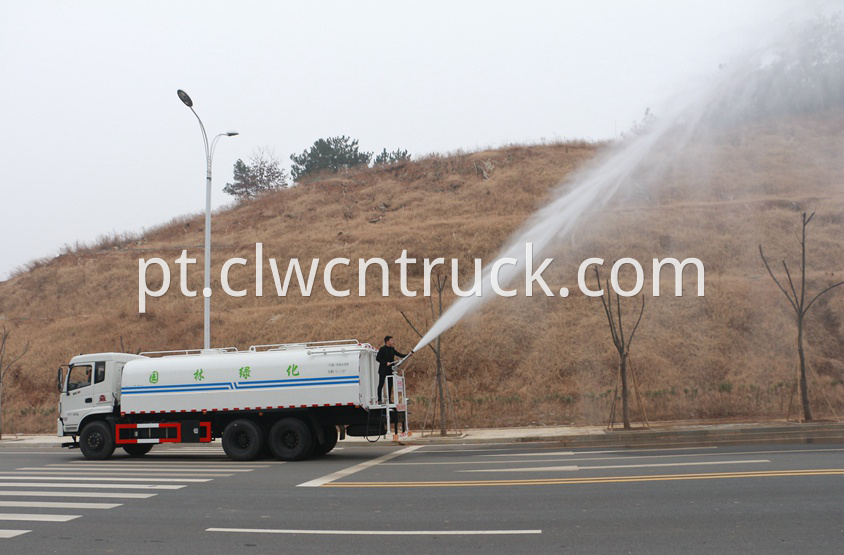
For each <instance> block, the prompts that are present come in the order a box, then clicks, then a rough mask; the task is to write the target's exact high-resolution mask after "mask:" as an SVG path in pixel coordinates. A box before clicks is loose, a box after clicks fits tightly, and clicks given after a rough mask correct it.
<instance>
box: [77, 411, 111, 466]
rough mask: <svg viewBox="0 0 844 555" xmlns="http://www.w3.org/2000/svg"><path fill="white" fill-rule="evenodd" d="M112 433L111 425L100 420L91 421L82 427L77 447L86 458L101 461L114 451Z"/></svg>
mask: <svg viewBox="0 0 844 555" xmlns="http://www.w3.org/2000/svg"><path fill="white" fill-rule="evenodd" d="M114 447H115V445H114V435H113V434H112V433H111V426H109V425H108V424H107V423H105V422H103V421H102V420H97V421H95V422H91V423H90V424H88V425H87V426H85V427H84V428H83V429H82V434H81V435H80V436H79V449H81V450H82V454H83V455H84V456H85V458H86V459H93V460H97V461H102V460H105V459H107V458H109V457H110V456H111V454H112V453H114Z"/></svg>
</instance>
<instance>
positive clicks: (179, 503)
mask: <svg viewBox="0 0 844 555" xmlns="http://www.w3.org/2000/svg"><path fill="white" fill-rule="evenodd" d="M842 545H844V446H841V445H788V446H783V445H772V446H759V445H753V446H747V447H743V446H731V447H728V448H724V447H721V448H706V447H695V448H680V449H677V448H674V449H671V448H664V449H600V450H594V449H592V450H585V449H580V450H569V449H565V448H560V447H559V446H555V445H553V444H506V445H486V446H464V447H457V446H453V447H452V446H448V447H444V446H434V445H429V446H423V447H418V446H414V447H396V446H390V445H382V444H377V445H374V446H368V445H360V444H357V445H343V444H342V443H341V448H339V449H338V450H335V451H333V452H332V453H331V454H329V455H328V456H326V457H323V458H322V459H318V460H311V461H304V462H299V463H281V462H278V461H273V460H262V461H255V462H252V463H233V462H231V461H229V460H228V459H226V458H225V457H224V456H223V454H222V449H221V448H219V446H201V447H200V446H196V447H189V446H175V447H157V448H156V449H154V450H153V451H152V453H150V454H149V455H147V456H146V457H144V458H142V459H130V458H128V457H125V456H118V455H116V456H115V457H114V458H112V459H111V460H109V461H104V462H94V461H86V460H84V459H83V458H82V457H81V455H80V454H79V453H78V451H66V450H60V449H58V448H52V449H49V448H45V449H25V448H15V447H5V448H2V449H0V552H2V553H14V554H24V553H39V554H41V553H62V554H65V553H86V554H90V553H180V554H183V555H188V554H194V553H197V554H198V553H310V552H314V553H316V552H320V553H325V552H339V553H373V552H374V553H388V552H401V553H432V552H436V551H441V552H448V553H455V552H460V553H462V552H482V553H551V552H555V553H556V552H572V553H610V552H613V553H615V552H627V553H679V552H684V553H707V554H711V553H736V552H747V553H795V552H800V553H833V552H840V550H841V546H842Z"/></svg>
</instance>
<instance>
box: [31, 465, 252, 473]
mask: <svg viewBox="0 0 844 555" xmlns="http://www.w3.org/2000/svg"><path fill="white" fill-rule="evenodd" d="M80 468H87V469H90V470H96V471H97V472H116V471H119V470H150V471H153V472H158V471H162V472H164V471H168V470H169V471H182V472H252V471H253V470H255V469H256V468H267V467H250V468H244V467H238V468H233V467H230V466H205V465H203V466H202V467H201V468H195V467H191V466H187V465H185V466H172V465H166V466H165V465H161V466H153V465H150V466H135V465H131V466H130V465H126V466H122V465H121V466H115V467H109V466H88V467H85V466H83V467H80V466H79V465H72V466H71V465H68V466H65V465H60V464H48V465H47V466H37V467H36V466H23V467H21V468H17V469H16V470H73V471H74V472H76V471H78V470H80Z"/></svg>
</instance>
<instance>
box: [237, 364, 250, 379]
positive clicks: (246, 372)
mask: <svg viewBox="0 0 844 555" xmlns="http://www.w3.org/2000/svg"><path fill="white" fill-rule="evenodd" d="M237 373H238V375H239V376H240V378H241V379H243V380H248V379H249V376H251V375H252V370H251V368H250V367H249V366H244V367H243V368H241V369H240V370H238V371H237Z"/></svg>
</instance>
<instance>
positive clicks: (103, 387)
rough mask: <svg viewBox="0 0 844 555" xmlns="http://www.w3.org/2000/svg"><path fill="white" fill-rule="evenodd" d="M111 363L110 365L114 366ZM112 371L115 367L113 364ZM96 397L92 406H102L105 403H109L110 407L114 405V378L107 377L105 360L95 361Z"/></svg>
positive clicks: (94, 391) (94, 392)
mask: <svg viewBox="0 0 844 555" xmlns="http://www.w3.org/2000/svg"><path fill="white" fill-rule="evenodd" d="M112 365H113V363H112V364H110V366H112ZM110 371H111V372H114V368H113V366H112V369H111V370H110ZM93 394H94V399H93V402H92V406H95V407H102V406H103V405H107V406H109V407H111V406H113V405H114V391H113V389H112V379H111V376H108V379H107V378H106V363H105V362H95V363H94V390H93Z"/></svg>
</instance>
